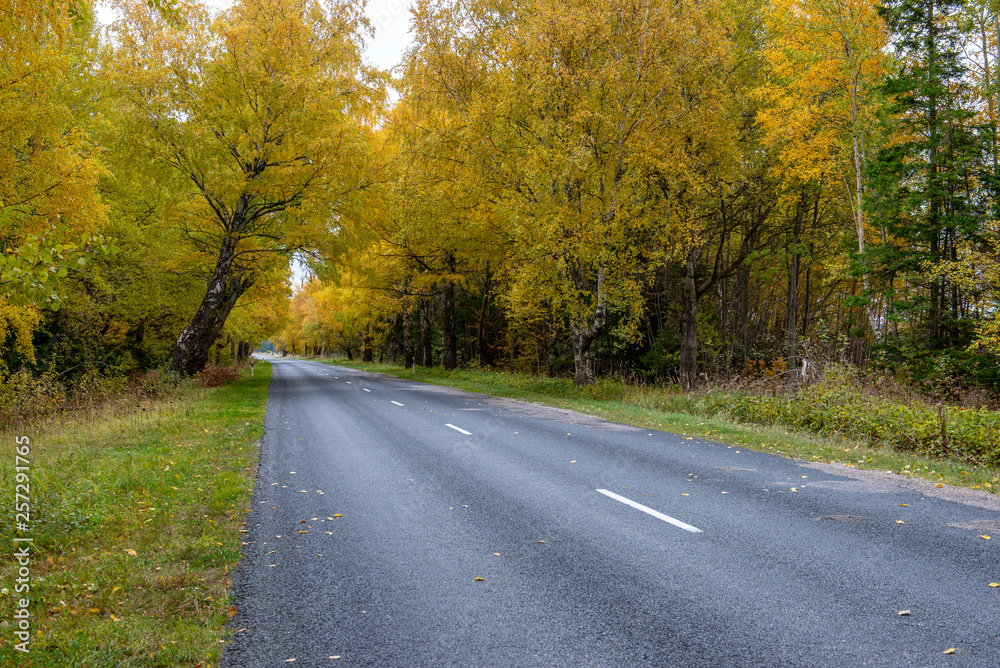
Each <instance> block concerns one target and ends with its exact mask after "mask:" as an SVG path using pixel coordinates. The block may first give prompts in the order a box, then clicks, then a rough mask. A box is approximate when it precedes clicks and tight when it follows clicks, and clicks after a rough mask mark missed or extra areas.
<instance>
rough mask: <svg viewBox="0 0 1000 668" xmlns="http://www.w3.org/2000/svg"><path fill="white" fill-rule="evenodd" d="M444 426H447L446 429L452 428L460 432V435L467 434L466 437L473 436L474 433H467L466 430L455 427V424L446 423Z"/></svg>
mask: <svg viewBox="0 0 1000 668" xmlns="http://www.w3.org/2000/svg"><path fill="white" fill-rule="evenodd" d="M444 426H446V427H451V428H452V429H454V430H455V431H457V432H459V433H462V434H465V435H466V436H472V432H471V431H465V430H464V429H462V428H461V427H456V426H455V425H453V424H448V423H447V422H445V423H444Z"/></svg>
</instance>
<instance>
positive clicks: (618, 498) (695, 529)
mask: <svg viewBox="0 0 1000 668" xmlns="http://www.w3.org/2000/svg"><path fill="white" fill-rule="evenodd" d="M597 491H598V492H600V493H601V494H603V495H604V496H610V497H611V498H612V499H614V500H615V501H621V502H622V503H624V504H625V505H626V506H632V507H633V508H635V509H636V510H641V511H642V512H644V513H647V514H649V515H652V516H653V517H655V518H657V519H660V520H663V521H664V522H668V523H670V524H673V525H674V526H675V527H680V528H681V529H684V530H685V531H690V532H691V533H701V532H702V531H701V529H699V528H698V527H693V526H691V525H690V524H687V523H686V522H681V521H680V520H678V519H674V518H673V517H671V516H670V515H664V514H663V513H661V512H660V511H658V510H653V509H652V508H650V507H648V506H644V505H642V504H641V503H636V502H635V501H633V500H632V499H626V498H625V497H624V496H619V495H617V494H615V493H614V492H609V491H608V490H606V489H599V490H597Z"/></svg>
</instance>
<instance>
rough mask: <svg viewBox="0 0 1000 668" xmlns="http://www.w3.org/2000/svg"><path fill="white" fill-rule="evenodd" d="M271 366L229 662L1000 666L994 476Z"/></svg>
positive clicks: (321, 368)
mask: <svg viewBox="0 0 1000 668" xmlns="http://www.w3.org/2000/svg"><path fill="white" fill-rule="evenodd" d="M273 365H274V366H273V370H274V371H273V377H272V381H271V387H270V391H269V395H268V408H267V418H266V431H265V436H264V440H263V444H262V450H261V465H260V472H259V480H258V482H257V488H256V492H255V495H254V499H253V502H252V505H253V509H252V512H251V513H250V515H249V519H248V526H247V528H248V529H249V532H248V533H247V534H244V535H245V536H246V538H245V540H246V542H247V545H246V546H245V547H244V556H243V559H242V560H241V562H240V565H239V568H238V570H237V572H236V574H235V578H234V582H235V590H236V607H237V610H238V613H237V615H236V616H235V617H234V618H233V623H234V624H235V627H236V629H238V632H237V633H236V639H235V641H234V642H233V643H232V644H231V645H230V646H228V647H227V648H226V650H225V653H224V655H223V662H222V665H223V666H231V667H234V666H266V667H277V666H284V665H295V666H340V665H345V666H379V667H390V668H391V667H395V666H400V667H402V666H435V667H436V666H614V667H621V666H852V667H853V666H1000V587H996V588H990V587H989V586H988V584H989V583H991V582H998V581H1000V559H998V556H1000V512H998V511H1000V504H998V502H997V501H998V499H997V497H996V496H990V495H988V494H984V493H981V492H974V491H971V490H963V489H956V488H951V487H944V488H935V487H934V485H933V484H930V483H926V482H923V481H917V480H911V479H906V478H903V477H901V476H894V475H891V474H885V473H869V472H863V471H858V470H856V469H853V468H849V467H845V466H843V465H829V464H814V463H807V462H796V461H793V460H790V459H787V458H782V457H778V456H775V455H768V454H763V453H757V452H751V451H747V450H740V449H739V448H733V447H730V446H726V445H724V444H719V443H713V442H710V441H706V440H700V439H697V438H695V439H686V438H684V437H682V436H678V435H674V434H668V433H663V432H650V431H648V430H641V429H636V428H634V427H627V426H624V425H619V424H614V423H609V422H604V421H602V420H598V419H595V418H588V417H586V416H582V415H579V414H574V413H570V412H568V411H559V410H555V409H548V408H543V407H539V406H535V405H531V404H525V403H521V402H515V401H511V400H505V399H495V398H491V397H486V396H484V395H478V394H471V393H466V392H461V391H458V390H454V389H451V388H444V387H436V386H430V385H424V384H421V383H414V382H411V381H405V380H401V379H397V378H392V377H388V376H380V375H376V374H371V373H366V372H361V371H356V370H351V369H345V368H342V367H335V366H329V365H324V364H318V363H311V362H303V361H286V360H275V361H274V362H273ZM629 504H633V505H629ZM991 533H992V534H993V536H992V538H991V539H990V540H987V539H985V538H983V537H982V536H986V535H990V534H991ZM907 610H908V611H909V614H907V615H900V614H899V612H900V611H907ZM950 648H955V652H954V653H951V654H944V652H945V650H949V649H950ZM334 657H338V658H334ZM292 659H294V662H293V661H291V660H292Z"/></svg>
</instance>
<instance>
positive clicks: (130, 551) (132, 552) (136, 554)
mask: <svg viewBox="0 0 1000 668" xmlns="http://www.w3.org/2000/svg"><path fill="white" fill-rule="evenodd" d="M125 554H130V555H132V556H133V557H138V556H139V555H138V553H137V552H136V551H135V550H133V549H132V548H128V549H127V550H125Z"/></svg>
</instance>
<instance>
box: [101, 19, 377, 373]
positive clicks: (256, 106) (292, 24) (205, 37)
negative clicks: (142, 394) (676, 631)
mask: <svg viewBox="0 0 1000 668" xmlns="http://www.w3.org/2000/svg"><path fill="white" fill-rule="evenodd" d="M176 15H177V16H176V18H171V19H170V20H168V19H165V18H164V17H163V16H162V15H161V13H160V12H158V11H156V10H155V9H153V8H150V7H149V6H147V4H146V3H145V2H143V1H142V0H134V1H132V2H128V3H126V6H125V8H124V15H123V18H122V20H121V21H120V22H118V23H117V24H116V25H115V26H113V35H114V43H113V45H111V46H109V47H108V50H107V57H106V61H105V63H106V67H107V69H108V71H109V72H110V73H111V74H112V75H113V77H114V82H115V87H116V90H117V91H118V94H119V95H120V98H121V100H122V104H124V105H126V106H127V107H128V108H129V109H130V110H131V111H132V116H133V118H134V122H133V124H132V125H131V126H130V127H128V128H125V129H126V130H128V131H130V132H132V133H133V136H134V137H136V141H137V142H139V143H140V145H141V146H143V147H144V148H145V149H146V151H147V155H148V157H149V158H150V159H153V160H156V161H159V162H161V163H164V164H166V165H168V166H170V167H171V168H172V169H173V171H174V174H175V176H176V178H177V179H178V181H179V182H180V183H181V184H182V187H181V186H179V187H178V191H179V192H180V195H181V203H180V204H179V205H178V209H177V210H178V211H179V213H180V216H179V218H178V221H177V224H178V226H179V227H180V229H181V231H182V234H183V238H184V242H185V243H187V244H189V245H190V247H191V248H192V249H193V250H194V251H196V252H197V253H200V254H201V255H202V256H203V257H205V258H206V259H207V262H206V263H205V265H204V272H205V278H206V286H207V289H206V292H205V294H204V297H203V299H202V300H201V304H200V305H199V307H198V309H197V311H196V312H195V313H194V314H193V316H192V317H191V320H190V322H189V323H188V325H187V326H186V327H185V328H184V331H183V332H182V333H181V335H180V337H179V338H178V340H177V344H176V346H175V348H174V351H173V354H172V357H171V366H172V368H174V369H175V370H177V371H178V372H181V373H195V372H197V371H198V370H200V369H201V368H202V367H203V366H204V364H205V361H206V359H207V357H208V353H209V349H210V347H211V345H212V344H213V343H214V342H215V340H216V339H217V337H218V336H219V334H220V332H221V331H222V329H223V327H224V325H225V322H226V319H227V318H228V316H229V314H230V312H231V311H232V309H233V307H234V306H235V305H236V303H237V301H238V300H239V299H240V297H241V296H242V295H243V294H244V293H245V292H246V291H247V290H248V289H250V287H251V286H252V285H254V283H255V282H256V281H257V280H258V276H259V272H261V271H266V270H267V267H268V266H269V263H270V262H274V261H284V262H287V258H288V256H290V255H291V254H293V253H295V252H297V251H300V250H303V249H307V250H309V249H315V248H316V247H318V246H319V245H321V244H322V238H323V237H324V236H328V235H330V234H333V233H335V231H336V226H337V225H336V219H337V216H338V211H339V210H340V209H341V208H342V207H343V206H345V201H346V200H348V199H349V198H350V197H351V193H353V192H355V191H356V190H357V188H358V187H359V186H360V185H361V184H362V183H363V181H364V169H363V156H364V151H365V147H366V144H365V140H364V137H365V131H364V124H365V123H366V122H368V121H370V119H371V114H372V110H373V108H374V106H375V105H376V103H377V102H378V101H379V100H380V99H381V96H382V88H381V83H380V81H378V80H377V77H376V76H375V75H374V74H373V73H372V72H370V71H369V70H368V69H367V68H366V67H365V66H364V64H363V63H362V57H361V50H362V46H363V38H364V35H365V33H366V31H367V23H366V20H365V18H364V14H363V3H362V2H360V1H357V0H345V1H343V2H340V1H337V0H238V1H237V2H236V3H235V4H234V5H233V7H232V8H231V9H229V10H226V11H224V12H221V13H219V14H218V15H214V16H213V15H212V14H211V13H210V12H209V11H208V10H207V9H206V8H205V7H204V6H202V5H200V4H198V3H197V2H179V3H178V4H177V6H176ZM278 258H280V260H279V259H278Z"/></svg>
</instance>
